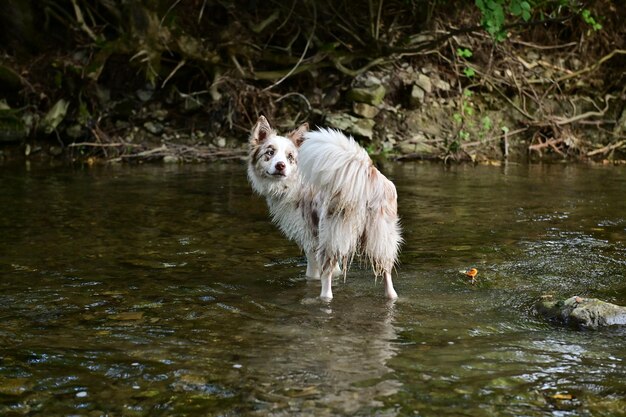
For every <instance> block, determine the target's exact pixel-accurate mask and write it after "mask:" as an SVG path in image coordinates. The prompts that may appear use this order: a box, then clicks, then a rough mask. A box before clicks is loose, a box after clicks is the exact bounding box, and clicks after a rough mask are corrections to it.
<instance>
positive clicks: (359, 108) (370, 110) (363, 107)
mask: <svg viewBox="0 0 626 417" xmlns="http://www.w3.org/2000/svg"><path fill="white" fill-rule="evenodd" d="M352 111H353V112H354V114H356V115H358V116H361V117H364V118H366V119H373V118H374V117H376V115H377V114H378V112H379V111H380V110H379V109H378V108H376V107H374V106H370V105H369V104H366V103H357V102H354V103H352Z"/></svg>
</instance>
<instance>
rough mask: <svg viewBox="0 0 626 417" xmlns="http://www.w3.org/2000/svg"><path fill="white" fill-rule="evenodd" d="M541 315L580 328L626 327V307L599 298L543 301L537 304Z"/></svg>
mask: <svg viewBox="0 0 626 417" xmlns="http://www.w3.org/2000/svg"><path fill="white" fill-rule="evenodd" d="M535 307H536V309H537V312H539V314H541V315H542V316H544V317H546V318H547V319H549V320H555V321H558V322H561V323H564V324H568V325H572V326H575V327H580V328H589V329H597V328H599V327H606V326H624V325H626V307H622V306H618V305H615V304H611V303H607V302H605V301H601V300H598V299H597V298H582V297H576V296H575V297H570V298H568V299H566V300H558V301H554V300H551V299H549V298H548V299H543V300H541V301H539V302H538V303H537V304H536V306H535Z"/></svg>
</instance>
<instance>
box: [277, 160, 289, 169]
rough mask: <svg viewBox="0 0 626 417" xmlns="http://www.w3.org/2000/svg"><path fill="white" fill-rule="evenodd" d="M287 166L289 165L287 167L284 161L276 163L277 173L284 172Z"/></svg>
mask: <svg viewBox="0 0 626 417" xmlns="http://www.w3.org/2000/svg"><path fill="white" fill-rule="evenodd" d="M286 166H287V165H285V163H284V162H283V161H280V162H276V170H277V171H284V170H285V167H286Z"/></svg>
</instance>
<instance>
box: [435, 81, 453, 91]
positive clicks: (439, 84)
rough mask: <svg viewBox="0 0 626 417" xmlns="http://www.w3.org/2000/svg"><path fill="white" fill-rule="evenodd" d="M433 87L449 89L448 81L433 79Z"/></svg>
mask: <svg viewBox="0 0 626 417" xmlns="http://www.w3.org/2000/svg"><path fill="white" fill-rule="evenodd" d="M433 87H435V88H436V89H438V90H441V91H450V88H452V87H451V86H450V83H449V82H447V81H444V80H440V79H435V80H433Z"/></svg>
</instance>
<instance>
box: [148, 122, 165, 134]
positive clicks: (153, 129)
mask: <svg viewBox="0 0 626 417" xmlns="http://www.w3.org/2000/svg"><path fill="white" fill-rule="evenodd" d="M143 127H144V129H146V130H147V131H148V132H150V133H152V134H153V135H160V134H161V133H163V125H162V124H161V123H157V122H145V123H144V124H143Z"/></svg>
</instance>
